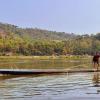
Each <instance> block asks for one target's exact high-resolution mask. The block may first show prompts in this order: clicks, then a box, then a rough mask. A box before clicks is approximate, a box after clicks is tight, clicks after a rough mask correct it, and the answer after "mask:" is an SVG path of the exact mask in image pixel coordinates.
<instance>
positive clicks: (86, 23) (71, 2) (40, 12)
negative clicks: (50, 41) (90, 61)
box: [0, 0, 100, 34]
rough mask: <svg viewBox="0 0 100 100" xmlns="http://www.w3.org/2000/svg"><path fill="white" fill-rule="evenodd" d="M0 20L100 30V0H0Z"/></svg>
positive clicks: (75, 30) (79, 30) (82, 30)
mask: <svg viewBox="0 0 100 100" xmlns="http://www.w3.org/2000/svg"><path fill="white" fill-rule="evenodd" d="M0 22H4V23H10V24H15V25H18V26H20V27H33V28H35V27H37V28H41V29H48V30H54V31H62V32H70V33H77V34H84V33H97V32H100V0H0Z"/></svg>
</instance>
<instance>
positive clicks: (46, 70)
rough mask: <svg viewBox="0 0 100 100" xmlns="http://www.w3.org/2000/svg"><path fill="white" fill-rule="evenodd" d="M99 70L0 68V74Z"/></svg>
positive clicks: (91, 70) (92, 70)
mask: <svg viewBox="0 0 100 100" xmlns="http://www.w3.org/2000/svg"><path fill="white" fill-rule="evenodd" d="M83 72H100V70H98V71H97V70H94V69H79V70H77V69H59V70H58V69H32V70H31V69H30V70H29V69H21V70H19V69H0V74H11V75H27V74H51V73H52V74H53V73H83Z"/></svg>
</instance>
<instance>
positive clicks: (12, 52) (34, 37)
mask: <svg viewBox="0 0 100 100" xmlns="http://www.w3.org/2000/svg"><path fill="white" fill-rule="evenodd" d="M96 51H100V33H97V34H96V35H88V34H85V35H76V34H74V33H65V32H56V31H48V30H42V29H38V28H20V27H18V26H15V25H11V24H3V23H0V56H15V57H18V56H21V55H24V56H32V57H33V58H34V57H35V58H38V57H39V56H41V58H43V57H42V56H45V55H47V56H45V57H44V58H56V57H61V58H63V57H62V56H60V55H93V54H94V53H95V52H96ZM50 55H54V56H51V57H49V56H50ZM56 55H57V56H56ZM64 58H67V57H64ZM76 58H78V56H76Z"/></svg>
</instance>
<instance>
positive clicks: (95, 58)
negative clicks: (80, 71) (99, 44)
mask: <svg viewBox="0 0 100 100" xmlns="http://www.w3.org/2000/svg"><path fill="white" fill-rule="evenodd" d="M99 57H100V54H99V53H98V52H96V53H95V55H94V56H93V60H92V61H93V67H94V68H95V69H97V71H98V68H99Z"/></svg>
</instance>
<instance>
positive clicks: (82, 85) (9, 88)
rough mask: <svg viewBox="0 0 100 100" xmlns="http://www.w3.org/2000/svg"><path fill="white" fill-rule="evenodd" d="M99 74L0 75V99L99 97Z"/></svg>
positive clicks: (38, 99)
mask: <svg viewBox="0 0 100 100" xmlns="http://www.w3.org/2000/svg"><path fill="white" fill-rule="evenodd" d="M99 74H100V73H75V74H69V75H68V74H59V75H58V74H56V75H38V76H37V75H35V76H34V75H33V76H0V100H62V98H65V99H63V100H66V99H67V98H72V97H73V98H75V97H99V98H100V94H99V91H100V88H99V86H100V81H99V80H100V77H99ZM48 98H49V99H48ZM58 98H59V99H58ZM72 100H74V99H72ZM76 100H77V99H76ZM82 100H83V99H82ZM87 100H89V99H87ZM92 100H94V99H92ZM96 100H99V99H96Z"/></svg>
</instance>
